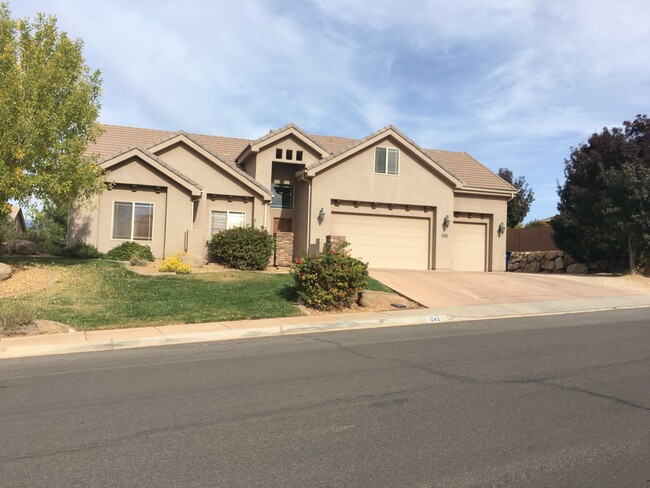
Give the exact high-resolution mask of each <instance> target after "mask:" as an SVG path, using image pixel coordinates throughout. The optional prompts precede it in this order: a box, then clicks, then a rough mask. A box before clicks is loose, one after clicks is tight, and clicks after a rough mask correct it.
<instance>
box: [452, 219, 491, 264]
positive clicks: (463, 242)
mask: <svg viewBox="0 0 650 488" xmlns="http://www.w3.org/2000/svg"><path fill="white" fill-rule="evenodd" d="M453 226H454V227H453V229H452V230H453V247H452V251H451V259H452V262H451V268H452V269H453V270H454V271H485V233H486V228H487V226H486V225H485V224H468V223H463V222H454V224H453Z"/></svg>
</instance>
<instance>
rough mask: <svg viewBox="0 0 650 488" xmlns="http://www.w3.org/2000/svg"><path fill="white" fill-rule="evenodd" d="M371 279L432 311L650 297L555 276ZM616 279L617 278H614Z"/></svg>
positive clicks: (378, 274)
mask: <svg viewBox="0 0 650 488" xmlns="http://www.w3.org/2000/svg"><path fill="white" fill-rule="evenodd" d="M370 276H372V277H373V278H375V279H376V280H379V281H381V282H382V283H383V284H385V285H386V286H388V287H390V288H392V289H393V290H395V291H397V292H398V293H400V294H402V295H404V296H406V297H408V298H410V299H411V300H414V301H416V302H418V303H420V304H422V305H424V306H425V307H428V308H441V307H463V306H471V305H497V304H509V303H513V304H516V303H530V302H552V301H566V300H580V299H598V298H613V297H624V296H630V295H639V294H641V295H646V294H647V291H643V290H630V289H621V288H614V287H611V286H603V285H596V284H592V283H588V282H587V281H588V279H585V280H584V282H581V280H580V279H579V277H568V276H566V275H551V274H524V273H504V272H495V273H476V272H463V271H410V270H396V269H371V270H370ZM612 279H616V278H612Z"/></svg>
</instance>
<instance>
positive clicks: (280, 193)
mask: <svg viewBox="0 0 650 488" xmlns="http://www.w3.org/2000/svg"><path fill="white" fill-rule="evenodd" d="M271 188H272V190H273V199H272V200H271V207H273V208H293V185H282V184H279V183H274V184H273V185H272V187H271Z"/></svg>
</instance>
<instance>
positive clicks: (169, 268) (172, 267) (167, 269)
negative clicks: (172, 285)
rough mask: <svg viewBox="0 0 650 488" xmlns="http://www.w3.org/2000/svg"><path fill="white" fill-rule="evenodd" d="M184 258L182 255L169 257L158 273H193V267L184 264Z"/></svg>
mask: <svg viewBox="0 0 650 488" xmlns="http://www.w3.org/2000/svg"><path fill="white" fill-rule="evenodd" d="M182 256H183V255H182V254H181V255H178V254H176V255H174V256H170V257H168V258H167V259H165V260H164V261H163V263H162V264H161V265H160V267H159V268H158V271H162V272H163V273H176V274H190V273H191V272H192V266H190V265H189V264H185V263H183V261H181V258H182Z"/></svg>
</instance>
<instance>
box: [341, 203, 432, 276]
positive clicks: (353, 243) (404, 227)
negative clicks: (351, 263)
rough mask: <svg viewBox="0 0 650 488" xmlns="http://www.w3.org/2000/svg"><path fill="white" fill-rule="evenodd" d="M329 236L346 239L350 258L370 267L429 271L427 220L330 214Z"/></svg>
mask: <svg viewBox="0 0 650 488" xmlns="http://www.w3.org/2000/svg"><path fill="white" fill-rule="evenodd" d="M331 232H332V234H334V235H342V236H345V239H346V240H347V241H348V242H349V243H350V251H351V253H352V255H353V256H355V257H358V258H359V259H361V260H363V261H364V262H367V263H369V265H370V266H371V267H374V268H403V269H427V268H428V267H429V220H428V219H424V218H412V217H389V216H383V215H369V214H346V213H339V212H333V213H332V230H331Z"/></svg>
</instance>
